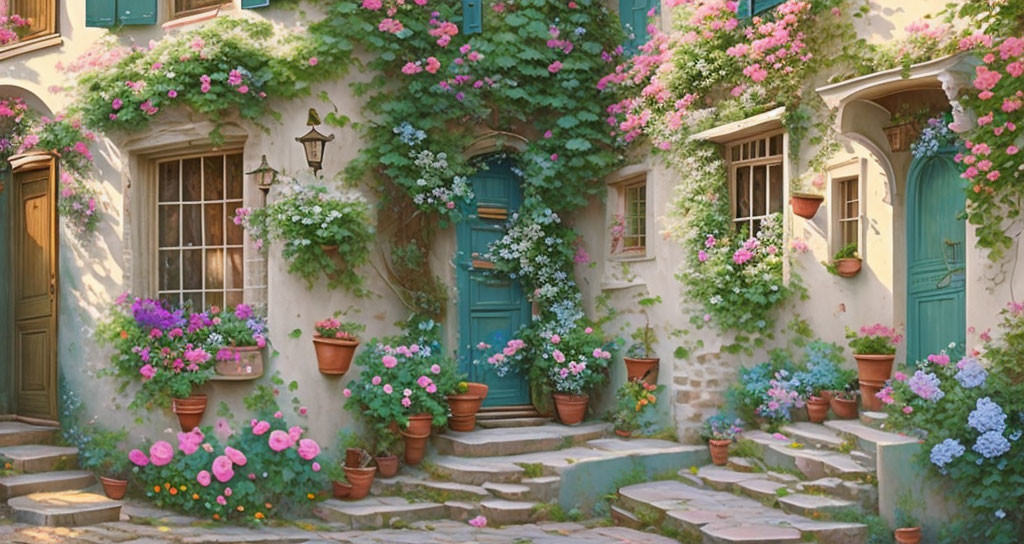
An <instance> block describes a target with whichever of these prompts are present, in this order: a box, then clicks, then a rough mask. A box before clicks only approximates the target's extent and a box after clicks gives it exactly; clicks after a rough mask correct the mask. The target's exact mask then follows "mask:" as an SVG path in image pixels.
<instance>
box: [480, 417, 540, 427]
mask: <svg viewBox="0 0 1024 544" xmlns="http://www.w3.org/2000/svg"><path fill="white" fill-rule="evenodd" d="M548 423H551V418H550V417H511V418H505V419H483V420H477V422H476V426H477V427H479V428H481V429H516V428H519V427H540V426H541V425H547V424H548Z"/></svg>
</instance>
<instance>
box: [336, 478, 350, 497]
mask: <svg viewBox="0 0 1024 544" xmlns="http://www.w3.org/2000/svg"><path fill="white" fill-rule="evenodd" d="M331 487H332V488H333V490H334V498H336V499H347V498H348V496H349V495H351V494H352V484H350V483H348V482H334V481H332V482H331Z"/></svg>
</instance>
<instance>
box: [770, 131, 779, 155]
mask: <svg viewBox="0 0 1024 544" xmlns="http://www.w3.org/2000/svg"><path fill="white" fill-rule="evenodd" d="M768 154H769V155H772V156H775V155H781V154H782V135H781V134H779V135H777V136H772V137H771V140H769V142H768Z"/></svg>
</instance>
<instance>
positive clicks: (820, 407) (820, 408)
mask: <svg viewBox="0 0 1024 544" xmlns="http://www.w3.org/2000/svg"><path fill="white" fill-rule="evenodd" d="M826 418H828V401H827V400H825V399H823V398H821V397H811V398H809V399H807V419H810V420H811V423H821V422H822V421H825V419H826Z"/></svg>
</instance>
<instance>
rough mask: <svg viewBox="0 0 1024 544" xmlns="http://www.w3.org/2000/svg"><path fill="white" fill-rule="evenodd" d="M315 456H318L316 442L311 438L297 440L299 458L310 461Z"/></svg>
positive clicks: (318, 451) (318, 449)
mask: <svg viewBox="0 0 1024 544" xmlns="http://www.w3.org/2000/svg"><path fill="white" fill-rule="evenodd" d="M317 455H320V444H317V443H316V440H313V439H312V438H303V439H302V440H299V457H301V458H303V459H305V460H306V461H312V460H313V458H315V457H316V456H317Z"/></svg>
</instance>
